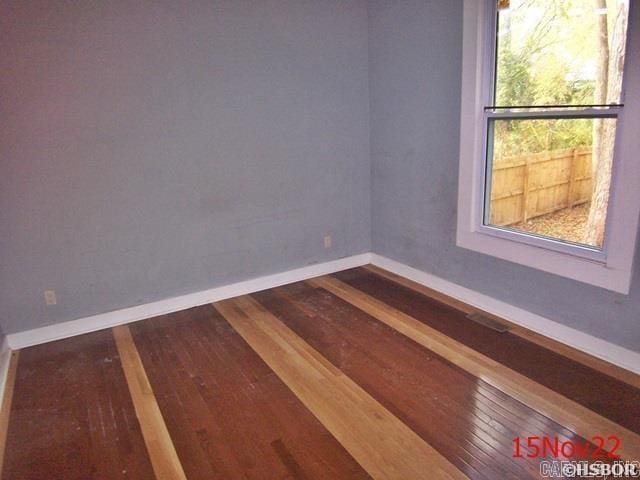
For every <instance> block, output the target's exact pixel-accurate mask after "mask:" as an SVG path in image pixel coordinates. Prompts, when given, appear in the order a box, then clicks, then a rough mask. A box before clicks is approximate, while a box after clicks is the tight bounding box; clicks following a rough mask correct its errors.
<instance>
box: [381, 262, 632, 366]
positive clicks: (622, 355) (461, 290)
mask: <svg viewBox="0 0 640 480" xmlns="http://www.w3.org/2000/svg"><path fill="white" fill-rule="evenodd" d="M371 263H372V264H373V265H376V266H378V267H380V268H383V269H385V270H388V271H390V272H392V273H395V274H397V275H400V276H402V277H405V278H408V279H409V280H413V281H414V282H417V283H420V284H422V285H424V286H426V287H429V288H432V289H434V290H437V291H438V292H441V293H444V294H445V295H448V296H450V297H453V298H455V299H457V300H460V301H462V302H464V303H467V304H469V305H471V306H473V307H476V308H478V309H480V310H484V311H486V312H489V313H492V314H494V315H496V316H498V317H502V318H504V319H505V320H508V321H509V322H511V323H515V324H516V325H520V326H522V327H525V328H528V329H529V330H532V331H534V332H536V333H539V334H541V335H544V336H545V337H549V338H552V339H554V340H557V341H558V342H562V343H564V344H566V345H569V346H571V347H573V348H576V349H578V350H581V351H583V352H586V353H588V354H590V355H593V356H594V357H598V358H601V359H602V360H606V361H607V362H610V363H613V364H614V365H618V366H619V367H622V368H624V369H626V370H630V371H632V372H634V373H638V374H640V353H638V352H634V351H632V350H628V349H626V348H624V347H621V346H619V345H615V344H613V343H610V342H607V341H606V340H602V339H601V338H597V337H594V336H592V335H588V334H586V333H584V332H581V331H579V330H576V329H574V328H571V327H567V326H566V325H563V324H561V323H558V322H555V321H553V320H549V319H548V318H545V317H542V316H540V315H537V314H535V313H532V312H529V311H527V310H523V309H522V308H518V307H515V306H513V305H510V304H508V303H505V302H503V301H500V300H497V299H495V298H493V297H490V296H488V295H484V294H482V293H478V292H476V291H474V290H471V289H468V288H465V287H462V286H460V285H458V284H455V283H453V282H449V281H448V280H444V279H442V278H439V277H436V276H435V275H432V274H430V273H427V272H424V271H421V270H417V269H415V268H413V267H409V266H408V265H405V264H403V263H400V262H396V261H395V260H391V259H390V258H387V257H383V256H381V255H377V254H375V253H372V254H371Z"/></svg>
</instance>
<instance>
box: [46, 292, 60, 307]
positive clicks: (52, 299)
mask: <svg viewBox="0 0 640 480" xmlns="http://www.w3.org/2000/svg"><path fill="white" fill-rule="evenodd" d="M44 303H45V304H46V305H55V304H56V303H58V300H57V299H56V291H55V290H45V291H44Z"/></svg>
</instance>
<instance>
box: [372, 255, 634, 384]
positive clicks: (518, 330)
mask: <svg viewBox="0 0 640 480" xmlns="http://www.w3.org/2000/svg"><path fill="white" fill-rule="evenodd" d="M364 268H366V269H367V270H369V271H371V272H373V273H375V274H377V275H380V276H381V277H385V278H387V279H388V280H391V281H393V282H396V283H398V284H400V285H402V286H404V287H407V288H410V289H411V290H413V291H415V292H418V293H421V294H423V295H426V296H427V297H431V298H433V299H434V300H437V301H439V302H440V303H444V304H445V305H448V306H450V307H453V308H455V309H457V310H460V311H461V312H464V313H473V312H479V313H482V314H483V315H485V316H487V317H489V318H492V319H494V320H497V321H499V322H500V323H504V324H507V325H509V327H510V332H511V333H513V334H514V335H517V336H519V337H521V338H524V339H526V340H529V341H530V342H533V343H535V344H537V345H539V346H541V347H544V348H547V349H549V350H551V351H554V352H556V353H559V354H560V355H564V356H565V357H567V358H570V359H571V360H574V361H576V362H579V363H582V364H583V365H586V366H587V367H590V368H593V369H594V370H597V371H599V372H600V373H604V374H605V375H609V376H610V377H613V378H615V379H617V380H620V381H621V382H625V383H627V384H629V385H631V386H633V387H635V388H640V375H636V374H635V373H633V372H630V371H629V370H625V369H624V368H621V367H618V366H617V365H613V364H612V363H609V362H607V361H605V360H602V359H600V358H597V357H594V356H593V355H589V354H588V353H585V352H581V351H580V350H577V349H575V348H573V347H570V346H568V345H565V344H564V343H560V342H558V341H556V340H553V339H552V338H549V337H545V336H544V335H541V334H539V333H536V332H533V331H531V330H529V329H527V328H524V327H521V326H520V325H516V324H515V323H512V322H509V321H508V320H505V319H504V318H501V317H498V316H496V315H493V314H491V313H489V312H486V311H484V310H481V309H478V308H476V307H474V306H472V305H469V304H467V303H464V302H462V301H460V300H457V299H455V298H453V297H450V296H448V295H445V294H443V293H440V292H438V291H437V290H433V289H432V288H429V287H426V286H424V285H421V284H419V283H417V282H414V281H412V280H409V279H407V278H404V277H401V276H400V275H396V274H395V273H392V272H389V271H387V270H384V269H383V268H380V267H377V266H375V265H366V266H365V267H364Z"/></svg>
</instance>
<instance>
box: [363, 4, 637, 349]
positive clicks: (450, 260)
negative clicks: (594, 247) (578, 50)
mask: <svg viewBox="0 0 640 480" xmlns="http://www.w3.org/2000/svg"><path fill="white" fill-rule="evenodd" d="M633 21H634V22H635V25H636V26H640V9H639V8H636V9H635V16H634V19H633ZM461 41H462V1H461V0H455V1H454V0H439V1H438V0H429V1H425V0H403V1H389V0H372V1H370V2H369V65H370V80H369V81H370V83H369V88H370V94H371V104H370V105H371V117H370V124H371V160H372V186H373V187H372V197H371V205H372V212H373V220H372V231H373V238H372V245H373V250H374V251H375V252H376V253H378V254H381V255H385V256H388V257H390V258H393V259H396V260H398V261H400V262H403V263H406V264H409V265H411V266H413V267H415V268H418V269H421V270H425V271H427V272H430V273H432V274H435V275H437V276H440V277H442V278H445V279H447V280H449V281H452V282H455V283H458V284H460V285H463V286H465V287H468V288H471V289H474V290H477V291H480V292H482V293H485V294H487V295H491V296H492V297H495V298H498V299H500V300H503V301H506V302H509V303H511V304H513V305H517V306H519V307H522V308H525V309H527V310H530V311H532V312H535V313H538V314H540V315H544V316H545V317H548V318H550V319H552V320H555V321H558V322H560V323H563V324H566V325H568V326H571V327H574V328H577V329H579V330H582V331H584V332H586V333H589V334H592V335H595V336H597V337H601V338H603V339H606V340H609V341H611V342H614V343H617V344H619V345H622V346H625V347H627V348H629V349H632V350H636V351H640V260H637V261H636V262H635V265H636V272H635V273H636V274H635V277H634V282H633V285H632V287H631V293H630V295H629V296H625V295H620V294H616V293H612V292H608V291H606V290H603V289H600V288H596V287H591V286H588V285H586V284H582V283H578V282H575V281H572V280H568V279H563V278H561V277H558V276H555V275H550V274H545V273H542V272H539V271H535V270H532V269H529V268H526V267H522V266H518V265H516V264H513V263H510V262H506V261H502V260H498V259H496V258H493V257H489V256H485V255H482V254H478V253H474V252H471V251H469V250H464V249H461V248H458V247H456V245H455V229H456V207H457V181H458V135H459V109H460V62H461V51H462V50H461V49H462V46H461ZM638 256H639V254H636V257H638Z"/></svg>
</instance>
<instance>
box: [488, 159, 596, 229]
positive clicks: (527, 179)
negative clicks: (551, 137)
mask: <svg viewBox="0 0 640 480" xmlns="http://www.w3.org/2000/svg"><path fill="white" fill-rule="evenodd" d="M492 170H493V171H492V175H491V210H490V215H491V224H492V225H512V224H514V223H519V222H526V221H527V220H528V219H530V218H535V217H539V216H540V215H544V214H547V213H552V212H555V211H557V210H562V209H564V208H568V207H574V206H576V205H580V204H582V203H585V202H588V201H589V200H590V199H591V148H581V149H570V150H554V151H550V152H543V153H539V154H535V155H527V156H521V157H510V158H505V159H503V160H498V161H496V162H495V163H494V165H493V169H492Z"/></svg>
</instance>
